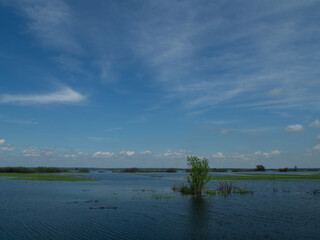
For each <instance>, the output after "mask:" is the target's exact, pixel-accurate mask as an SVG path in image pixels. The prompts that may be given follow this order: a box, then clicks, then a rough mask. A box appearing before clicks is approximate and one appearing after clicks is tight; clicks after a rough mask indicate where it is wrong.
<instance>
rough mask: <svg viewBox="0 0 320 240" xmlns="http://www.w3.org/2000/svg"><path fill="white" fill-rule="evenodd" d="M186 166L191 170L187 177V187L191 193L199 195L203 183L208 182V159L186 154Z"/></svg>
mask: <svg viewBox="0 0 320 240" xmlns="http://www.w3.org/2000/svg"><path fill="white" fill-rule="evenodd" d="M187 161H188V166H189V167H191V169H192V171H191V172H190V175H189V177H188V183H189V188H190V191H191V194H195V195H198V196H199V195H201V193H202V189H203V187H204V185H205V184H206V183H207V182H209V180H210V177H209V176H208V173H209V171H210V167H209V162H208V159H206V158H203V159H202V160H200V158H198V157H197V156H190V157H189V156H187Z"/></svg>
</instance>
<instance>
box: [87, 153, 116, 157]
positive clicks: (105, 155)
mask: <svg viewBox="0 0 320 240" xmlns="http://www.w3.org/2000/svg"><path fill="white" fill-rule="evenodd" d="M113 155H114V153H112V152H95V153H94V154H93V155H92V157H99V158H110V157H112V156H113Z"/></svg>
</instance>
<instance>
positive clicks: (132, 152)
mask: <svg viewBox="0 0 320 240" xmlns="http://www.w3.org/2000/svg"><path fill="white" fill-rule="evenodd" d="M119 154H121V155H127V156H132V155H134V154H135V152H134V151H121V152H120V153H119Z"/></svg>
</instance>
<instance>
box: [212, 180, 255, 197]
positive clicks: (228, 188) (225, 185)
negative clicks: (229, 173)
mask: <svg viewBox="0 0 320 240" xmlns="http://www.w3.org/2000/svg"><path fill="white" fill-rule="evenodd" d="M206 193H207V194H211V195H215V194H217V193H218V194H223V195H227V194H231V193H238V194H248V193H251V194H252V193H253V190H252V189H251V190H249V189H246V188H239V187H238V186H236V185H235V184H234V183H233V182H232V181H225V180H219V186H218V188H217V189H208V190H207V191H206Z"/></svg>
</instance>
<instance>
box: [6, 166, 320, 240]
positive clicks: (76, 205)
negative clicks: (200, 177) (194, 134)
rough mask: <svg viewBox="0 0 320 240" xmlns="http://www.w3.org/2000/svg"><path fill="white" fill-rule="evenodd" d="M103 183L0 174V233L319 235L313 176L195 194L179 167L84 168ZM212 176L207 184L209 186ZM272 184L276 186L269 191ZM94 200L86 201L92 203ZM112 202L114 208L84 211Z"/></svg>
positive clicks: (147, 236) (32, 236)
mask: <svg viewBox="0 0 320 240" xmlns="http://www.w3.org/2000/svg"><path fill="white" fill-rule="evenodd" d="M84 175H86V176H90V177H92V178H94V179H99V180H101V181H96V182H45V181H22V180H21V181H15V180H4V179H3V178H2V179H1V180H0V239H19V240H20V239H319V236H320V195H319V194H318V195H313V194H310V193H306V192H308V191H311V190H312V189H314V188H319V187H320V181H317V180H314V181H313V180H288V181H237V182H235V183H236V184H237V185H239V186H240V187H247V188H252V189H253V190H254V194H252V195H251V194H245V195H238V194H233V195H230V196H227V197H224V196H220V195H216V196H207V197H204V198H202V199H195V198H192V197H191V196H181V195H180V194H178V193H174V192H172V190H171V186H172V185H173V184H180V183H183V182H184V181H185V180H184V178H183V177H184V176H186V175H185V173H150V174H131V173H122V174H121V173H111V172H108V171H106V172H104V173H98V172H92V173H90V174H84ZM214 184H216V183H214V182H210V183H209V184H208V187H214ZM273 189H277V190H278V191H277V192H274V190H273ZM91 200H92V201H91ZM93 206H97V207H98V206H107V207H113V206H116V207H118V209H89V208H90V207H93Z"/></svg>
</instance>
